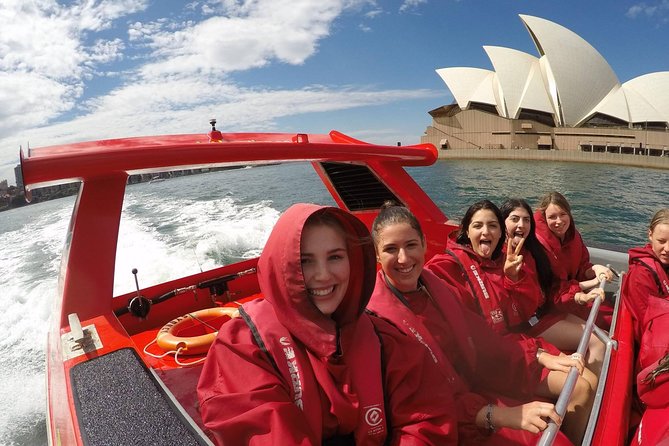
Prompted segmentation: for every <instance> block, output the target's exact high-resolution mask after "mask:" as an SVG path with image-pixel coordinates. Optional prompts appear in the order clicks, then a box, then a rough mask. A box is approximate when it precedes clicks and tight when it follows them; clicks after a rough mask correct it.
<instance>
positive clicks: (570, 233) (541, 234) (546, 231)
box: [534, 210, 576, 252]
mask: <svg viewBox="0 0 669 446" xmlns="http://www.w3.org/2000/svg"><path fill="white" fill-rule="evenodd" d="M534 223H535V224H536V228H535V233H536V235H537V238H538V239H539V240H543V241H545V242H546V243H548V244H549V245H550V246H551V247H553V252H558V251H559V250H560V245H561V244H567V243H569V242H570V241H572V240H573V239H574V237H575V236H576V223H574V220H573V219H572V220H571V222H570V223H569V228H567V232H566V233H565V235H564V241H562V242H561V241H560V239H559V238H558V237H557V236H556V235H555V234H553V232H552V231H551V230H550V228H549V227H548V222H546V217H545V216H544V213H543V212H541V211H540V210H539V211H536V212H535V213H534Z"/></svg>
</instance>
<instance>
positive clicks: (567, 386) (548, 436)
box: [537, 279, 606, 446]
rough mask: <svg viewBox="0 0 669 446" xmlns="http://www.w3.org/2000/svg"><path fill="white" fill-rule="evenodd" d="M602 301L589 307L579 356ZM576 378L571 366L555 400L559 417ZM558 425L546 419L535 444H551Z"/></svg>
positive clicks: (581, 353) (576, 373) (579, 346)
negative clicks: (546, 421)
mask: <svg viewBox="0 0 669 446" xmlns="http://www.w3.org/2000/svg"><path fill="white" fill-rule="evenodd" d="M605 285H606V279H602V280H601V281H600V282H599V287H600V288H601V289H604V286H605ZM601 303H602V301H601V299H595V300H594V301H593V302H592V308H591V309H590V314H589V315H588V320H587V321H586V322H585V327H584V328H583V335H581V339H580V340H579V342H578V348H577V349H576V353H580V355H581V357H583V358H585V354H586V353H587V352H588V344H589V343H590V335H592V331H593V330H594V328H595V319H596V318H597V313H599V306H600V305H601ZM577 380H578V369H577V368H576V367H573V366H572V368H571V369H570V370H569V374H568V375H567V381H565V383H564V387H563V388H562V392H560V396H559V397H558V399H557V402H556V403H555V411H556V412H557V413H558V415H560V418H562V417H564V414H565V413H566V412H567V405H568V404H569V399H570V398H571V394H572V392H573V391H574V387H576V381H577ZM559 429H560V428H559V426H558V425H557V424H555V422H554V421H553V420H550V419H549V420H548V427H547V428H546V429H545V430H544V433H543V434H542V435H541V439H539V441H538V442H537V446H551V445H552V444H553V441H554V440H555V437H556V435H557V432H558V430H559Z"/></svg>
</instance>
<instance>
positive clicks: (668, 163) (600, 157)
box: [439, 149, 669, 169]
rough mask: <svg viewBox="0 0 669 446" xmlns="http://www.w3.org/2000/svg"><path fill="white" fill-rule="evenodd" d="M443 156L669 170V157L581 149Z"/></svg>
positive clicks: (447, 154)
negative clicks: (613, 165) (582, 150)
mask: <svg viewBox="0 0 669 446" xmlns="http://www.w3.org/2000/svg"><path fill="white" fill-rule="evenodd" d="M439 159H486V160H517V161H521V160H522V161H565V162H576V163H593V164H602V163H604V164H615V165H619V166H628V167H643V168H651V169H669V157H659V156H647V155H626V154H619V153H604V152H594V153H593V152H581V151H577V150H531V149H530V150H527V149H448V150H439Z"/></svg>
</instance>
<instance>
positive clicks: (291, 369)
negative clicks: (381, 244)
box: [198, 204, 457, 445]
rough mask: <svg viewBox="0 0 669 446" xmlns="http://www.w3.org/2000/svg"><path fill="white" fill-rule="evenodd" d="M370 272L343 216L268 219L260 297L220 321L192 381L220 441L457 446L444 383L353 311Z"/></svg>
mask: <svg viewBox="0 0 669 446" xmlns="http://www.w3.org/2000/svg"><path fill="white" fill-rule="evenodd" d="M375 272H376V268H375V262H374V247H373V246H372V245H371V242H370V240H369V232H368V231H367V228H366V227H365V226H364V224H363V223H362V222H360V221H359V220H358V219H357V218H355V217H354V216H353V215H351V214H349V213H347V212H345V211H343V210H341V209H337V208H325V207H320V206H316V205H308V204H299V205H294V206H292V207H290V208H289V209H288V210H287V211H286V212H285V213H284V214H283V215H282V216H281V218H279V220H278V222H277V223H276V225H275V227H274V229H273V230H272V233H271V235H270V237H269V239H268V241H267V244H266V246H265V248H264V249H263V252H262V254H261V256H260V259H259V261H258V281H259V284H260V289H261V291H262V292H263V294H264V297H265V298H264V299H260V300H256V301H253V302H250V303H247V304H244V305H243V306H242V307H240V309H239V311H240V316H241V317H240V318H236V319H233V320H231V321H229V322H227V323H226V324H224V325H223V326H222V327H221V330H220V331H219V333H218V336H217V338H216V341H215V342H214V344H213V345H212V347H211V349H210V351H209V354H208V355H207V360H206V362H205V365H204V367H203V370H202V374H201V376H200V381H199V383H198V397H199V400H200V410H201V413H202V419H203V421H204V423H205V426H206V427H207V428H208V429H209V431H210V432H211V434H212V436H213V437H214V439H215V440H216V441H217V442H218V443H219V444H230V445H233V444H234V445H239V444H255V445H266V444H290V445H320V444H332V445H335V444H336V445H352V444H357V445H382V444H393V445H404V444H410V445H427V444H438V445H441V444H455V443H456V442H457V431H456V428H455V421H454V420H455V414H454V407H455V406H454V402H453V399H452V393H451V387H450V386H449V385H448V383H445V382H444V381H443V379H442V377H441V376H440V375H439V374H438V372H436V371H435V370H434V368H433V367H431V366H430V364H429V363H428V362H427V361H428V357H427V354H426V353H425V352H424V351H423V350H421V349H415V348H411V347H410V346H411V345H413V344H411V343H410V340H409V339H408V338H407V337H406V336H404V335H403V334H402V333H400V332H399V331H398V330H397V329H396V328H395V327H393V326H392V325H390V324H388V323H387V322H385V321H383V320H381V319H379V318H374V317H372V316H370V315H368V314H366V313H364V308H365V305H366V304H367V302H368V300H369V298H370V296H371V292H372V290H373V287H374V277H375ZM407 344H408V345H407ZM386 442H387V443H386Z"/></svg>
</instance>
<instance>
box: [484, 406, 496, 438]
mask: <svg viewBox="0 0 669 446" xmlns="http://www.w3.org/2000/svg"><path fill="white" fill-rule="evenodd" d="M493 407H495V406H493V405H492V403H488V407H487V408H486V412H485V423H486V429H488V432H490V433H491V434H492V433H493V432H495V430H496V429H495V425H494V424H493V422H492V408H493Z"/></svg>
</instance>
